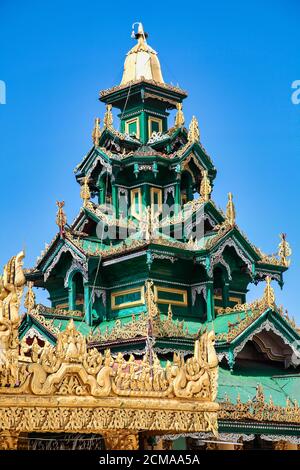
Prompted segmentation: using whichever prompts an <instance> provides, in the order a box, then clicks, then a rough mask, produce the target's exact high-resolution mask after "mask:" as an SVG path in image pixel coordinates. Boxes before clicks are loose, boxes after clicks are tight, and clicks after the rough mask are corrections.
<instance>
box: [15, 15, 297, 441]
mask: <svg viewBox="0 0 300 470" xmlns="http://www.w3.org/2000/svg"><path fill="white" fill-rule="evenodd" d="M133 36H134V38H135V40H136V44H135V45H134V47H133V48H132V49H131V50H130V51H129V52H128V53H127V56H126V59H125V63H124V72H123V76H122V80H121V83H120V84H119V85H117V86H114V87H112V88H110V89H107V90H103V91H101V92H100V98H99V99H100V102H101V103H103V104H105V107H106V108H105V112H104V116H103V118H102V119H100V118H96V119H95V122H94V127H93V130H92V147H91V148H90V150H89V151H88V152H87V154H86V155H85V156H84V157H83V159H82V161H81V162H80V163H79V164H78V165H77V166H76V168H75V170H74V171H75V177H76V180H77V182H78V184H79V186H80V196H81V199H82V206H81V208H80V210H79V212H78V215H77V216H76V217H75V220H73V221H72V222H68V220H67V217H66V211H65V207H64V202H63V201H60V202H58V203H57V205H58V209H57V218H56V222H57V225H58V231H57V234H56V235H55V237H54V239H53V240H52V241H51V243H50V244H49V245H48V246H47V247H46V249H45V250H44V251H43V252H42V254H41V256H40V257H39V258H38V260H37V262H36V265H35V266H34V267H33V268H32V269H29V270H27V272H26V280H27V283H28V286H29V287H28V293H27V296H26V300H27V302H26V306H27V313H26V315H25V316H24V317H23V319H22V323H21V325H20V328H19V334H20V339H21V340H22V341H23V343H25V344H27V345H30V344H32V342H33V341H35V342H36V343H37V344H38V345H39V347H40V348H43V347H46V345H51V346H53V345H55V344H56V343H57V339H58V338H59V336H60V334H62V332H64V331H66V328H68V325H70V320H71V321H72V324H74V325H75V327H76V330H77V331H78V332H80V333H81V334H82V335H83V336H84V337H85V338H86V341H87V344H88V347H89V348H96V349H97V350H98V351H100V352H104V351H106V350H107V349H109V350H110V351H111V354H112V355H114V356H115V357H118V354H120V353H122V354H123V355H125V356H126V355H127V357H129V358H131V359H132V361H135V360H138V359H139V358H141V357H142V355H143V354H148V355H150V358H152V360H153V361H155V360H157V358H158V359H159V361H160V362H161V363H167V361H169V360H170V359H171V357H173V354H174V353H175V354H177V355H179V356H180V357H190V356H191V355H192V354H193V349H194V342H195V340H196V339H197V338H199V336H200V335H201V334H203V333H205V332H210V331H212V330H213V331H214V332H215V336H216V343H215V347H216V351H217V354H218V358H219V379H218V396H217V400H218V402H219V403H220V411H219V414H218V426H219V433H220V434H219V438H218V440H219V441H220V440H221V441H222V442H223V443H224V442H225V444H223V445H224V446H225V448H226V442H227V441H228V442H229V443H230V444H228V445H227V448H239V447H238V446H240V447H243V446H244V448H257V447H260V448H267V447H268V446H269V447H272V446H273V447H276V446H277V448H280V447H281V448H293V446H294V448H295V446H296V447H297V445H298V440H299V438H297V436H299V431H300V408H299V406H298V403H297V399H298V400H299V399H300V393H299V386H300V376H299V362H300V361H299V349H300V348H299V340H300V336H299V331H298V330H297V328H296V325H295V322H294V321H293V319H291V318H289V316H288V314H287V313H286V312H284V310H283V309H282V308H279V307H277V305H276V299H275V295H274V290H273V287H272V284H274V283H278V284H279V286H280V287H282V286H283V274H284V272H285V271H286V270H287V269H288V266H289V263H290V261H289V257H290V255H291V250H290V247H289V245H288V242H287V240H286V236H285V234H281V236H280V244H279V248H278V252H277V253H276V254H272V255H266V254H264V253H263V252H262V251H261V250H260V249H259V248H257V247H256V246H255V245H254V244H253V243H251V242H250V241H249V239H248V238H247V237H246V235H245V234H244V233H243V232H242V230H241V229H240V228H239V227H238V225H237V223H236V218H237V217H236V211H235V206H234V199H233V196H232V194H231V193H229V194H228V203H227V206H226V208H225V210H224V211H223V210H221V209H220V208H219V207H218V206H217V205H216V203H215V202H214V200H213V186H214V180H215V177H216V174H217V171H216V168H215V166H214V163H213V161H212V159H211V158H210V156H209V155H208V153H207V151H206V150H205V148H204V147H203V145H202V143H201V135H200V129H199V124H198V120H197V118H196V117H195V116H194V117H193V118H192V120H191V122H190V123H189V124H188V125H187V124H186V122H185V117H184V112H183V102H184V100H185V99H186V98H187V93H186V92H185V91H184V90H182V89H181V88H179V87H178V86H173V85H170V84H167V83H165V81H164V79H163V74H162V70H161V66H160V62H159V59H158V56H157V53H156V52H155V50H153V49H152V48H151V47H150V46H149V44H148V41H147V33H145V32H144V29H143V26H142V24H141V23H139V24H138V29H137V31H136V32H133ZM113 110H116V111H117V113H118V119H119V123H118V124H116V123H115V120H116V117H114V115H113ZM173 110H174V111H175V120H174V122H173V123H171V124H170V122H169V121H170V118H169V114H170V112H172V111H173ZM117 127H118V129H117ZM261 282H262V283H264V286H265V287H264V294H263V296H262V297H261V298H259V299H258V300H256V301H254V302H252V303H249V302H247V293H248V290H249V286H250V285H251V284H255V285H257V284H258V283H261ZM33 287H35V288H43V289H45V290H46V291H47V292H48V294H49V301H50V304H51V305H50V306H48V307H46V306H43V305H40V304H38V305H37V304H36V302H35V294H34V292H33ZM174 434H175V433H174ZM175 437H176V436H174V442H173V445H174V446H175V447H176V445H177V446H178V445H179V444H178V442H179V441H180V440H178V441H176V440H175ZM205 439H206V440H205ZM213 439H216V443H214V442H212V440H213ZM169 440H170V442H171V443H172V437H171V438H170V437H169ZM218 440H217V438H216V437H215V436H213V435H212V437H211V438H210V441H209V442H210V444H207V443H206V441H207V435H206V436H205V435H204V433H203V435H201V433H198V434H195V433H194V434H193V433H186V436H185V438H181V441H180V442H181V444H180V445H181V446H187V447H188V448H195V447H196V448H200V447H201V448H204V447H205V448H214V447H218V448H220V444H218ZM233 441H234V444H232V442H233ZM176 443H177V444H176ZM170 445H171V444H170Z"/></svg>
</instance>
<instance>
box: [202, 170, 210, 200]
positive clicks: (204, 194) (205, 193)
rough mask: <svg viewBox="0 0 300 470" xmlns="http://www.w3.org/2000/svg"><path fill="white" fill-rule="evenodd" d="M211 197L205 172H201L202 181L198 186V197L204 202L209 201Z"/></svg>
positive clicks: (208, 180)
mask: <svg viewBox="0 0 300 470" xmlns="http://www.w3.org/2000/svg"><path fill="white" fill-rule="evenodd" d="M210 195H211V184H210V179H209V177H208V173H207V171H206V170H204V171H203V172H202V179H201V184H200V196H201V198H202V199H203V201H204V202H207V201H208V200H209V199H210Z"/></svg>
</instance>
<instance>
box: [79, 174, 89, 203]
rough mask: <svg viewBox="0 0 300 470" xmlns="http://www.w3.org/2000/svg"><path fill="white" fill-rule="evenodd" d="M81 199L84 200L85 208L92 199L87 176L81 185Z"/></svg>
mask: <svg viewBox="0 0 300 470" xmlns="http://www.w3.org/2000/svg"><path fill="white" fill-rule="evenodd" d="M80 197H81V199H82V200H83V207H86V205H87V203H88V202H89V200H90V198H91V192H90V188H89V177H88V176H86V177H85V178H84V179H83V184H82V185H81V190H80Z"/></svg>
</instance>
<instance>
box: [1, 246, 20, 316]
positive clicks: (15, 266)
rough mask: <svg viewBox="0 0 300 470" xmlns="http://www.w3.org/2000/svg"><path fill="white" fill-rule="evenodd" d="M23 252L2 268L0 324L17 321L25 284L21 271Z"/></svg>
mask: <svg viewBox="0 0 300 470" xmlns="http://www.w3.org/2000/svg"><path fill="white" fill-rule="evenodd" d="M24 257H25V253H24V251H21V252H20V253H19V254H18V255H17V256H13V257H12V258H11V259H10V260H9V262H8V263H7V264H6V265H5V266H4V270H3V276H0V322H3V321H4V320H10V321H12V322H13V323H17V322H18V321H19V309H20V304H21V298H22V295H23V291H24V286H25V283H26V279H25V275H24V271H23V259H24Z"/></svg>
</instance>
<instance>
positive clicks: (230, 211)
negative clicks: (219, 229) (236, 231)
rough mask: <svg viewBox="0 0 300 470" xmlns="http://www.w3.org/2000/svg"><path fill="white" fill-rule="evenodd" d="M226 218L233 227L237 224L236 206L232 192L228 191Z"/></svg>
mask: <svg viewBox="0 0 300 470" xmlns="http://www.w3.org/2000/svg"><path fill="white" fill-rule="evenodd" d="M226 220H227V222H228V223H229V225H231V226H232V227H233V226H234V225H235V207H234V204H233V200H232V193H228V202H227V206H226Z"/></svg>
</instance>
